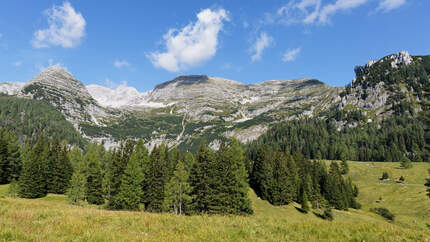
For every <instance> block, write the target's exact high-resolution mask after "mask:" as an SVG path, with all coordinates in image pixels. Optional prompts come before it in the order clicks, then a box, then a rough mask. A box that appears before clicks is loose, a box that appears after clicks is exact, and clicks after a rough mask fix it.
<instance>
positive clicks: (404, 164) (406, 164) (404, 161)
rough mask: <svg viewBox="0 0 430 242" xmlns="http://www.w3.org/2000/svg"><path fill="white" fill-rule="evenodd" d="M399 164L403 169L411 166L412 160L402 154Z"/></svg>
mask: <svg viewBox="0 0 430 242" xmlns="http://www.w3.org/2000/svg"><path fill="white" fill-rule="evenodd" d="M400 166H401V167H402V168H404V169H410V168H412V162H411V160H410V159H409V158H408V157H406V156H403V157H402V160H401V161H400Z"/></svg>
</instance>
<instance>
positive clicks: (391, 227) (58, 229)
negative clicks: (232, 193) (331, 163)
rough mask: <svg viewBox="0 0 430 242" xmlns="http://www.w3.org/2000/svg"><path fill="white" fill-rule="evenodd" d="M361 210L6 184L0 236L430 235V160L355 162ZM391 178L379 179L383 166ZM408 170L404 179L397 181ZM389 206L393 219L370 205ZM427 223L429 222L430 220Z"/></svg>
mask: <svg viewBox="0 0 430 242" xmlns="http://www.w3.org/2000/svg"><path fill="white" fill-rule="evenodd" d="M349 166H350V172H349V174H348V176H350V177H351V178H352V179H353V182H354V183H356V184H357V185H358V186H359V189H360V193H359V196H358V201H359V202H360V203H361V204H362V206H363V207H362V209H360V210H355V209H349V210H348V211H338V210H333V213H334V220H333V221H327V220H323V219H321V218H320V217H318V214H320V213H321V211H318V210H314V211H312V212H310V213H308V214H303V213H301V212H300V211H299V210H298V209H297V208H299V207H300V206H299V205H298V204H290V205H288V206H282V207H275V206H272V205H270V204H269V203H268V202H266V201H263V200H260V199H259V198H258V197H256V195H255V194H254V193H253V191H250V197H251V200H252V206H253V209H254V215H251V216H233V215H229V216H220V215H214V216H207V215H200V216H180V215H174V214H167V213H162V214H157V213H148V212H143V211H142V212H129V211H110V210H106V209H104V208H103V207H97V206H90V205H86V206H72V205H69V204H67V201H66V197H65V196H63V195H53V194H50V195H48V196H47V197H44V198H40V199H34V200H29V199H20V198H9V197H7V190H8V185H3V186H0V241H430V199H429V198H428V197H426V195H425V187H424V185H423V184H424V183H425V181H424V179H425V178H426V177H427V176H428V173H427V170H428V169H429V168H430V164H428V163H414V167H413V168H411V169H401V168H400V166H399V163H390V162H384V163H382V162H381V163H377V162H375V163H372V162H349ZM384 171H385V172H388V173H389V175H390V180H388V181H380V180H379V178H380V177H381V175H382V172H384ZM400 176H403V177H404V178H405V180H406V182H405V183H404V184H402V183H398V182H396V181H394V178H399V177H400ZM375 207H385V208H387V209H389V210H390V211H391V212H392V213H394V214H395V221H394V222H390V221H388V220H386V219H385V218H383V217H381V216H379V215H377V214H374V213H372V212H370V211H369V210H370V208H375ZM427 224H428V225H427Z"/></svg>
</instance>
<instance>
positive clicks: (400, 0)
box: [378, 0, 406, 12]
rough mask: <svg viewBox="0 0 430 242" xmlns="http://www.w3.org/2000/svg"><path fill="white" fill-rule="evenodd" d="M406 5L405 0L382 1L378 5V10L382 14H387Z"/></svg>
mask: <svg viewBox="0 0 430 242" xmlns="http://www.w3.org/2000/svg"><path fill="white" fill-rule="evenodd" d="M405 3H406V0H382V1H381V2H380V3H379V6H378V10H379V11H382V12H389V11H391V10H393V9H396V8H398V7H400V6H402V5H403V4H405Z"/></svg>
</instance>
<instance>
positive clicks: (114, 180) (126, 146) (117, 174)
mask: <svg viewBox="0 0 430 242" xmlns="http://www.w3.org/2000/svg"><path fill="white" fill-rule="evenodd" d="M133 147H134V145H133V143H132V142H131V141H130V140H128V141H127V142H126V143H121V144H120V147H119V148H118V149H116V150H115V151H114V153H113V155H112V163H111V167H110V174H109V178H110V180H109V196H108V207H110V208H114V209H115V208H118V207H119V206H120V205H119V204H116V202H117V201H119V200H118V199H117V195H118V193H119V189H120V187H121V182H122V175H123V174H124V171H125V169H126V167H127V164H128V162H129V160H130V156H131V154H132V152H133Z"/></svg>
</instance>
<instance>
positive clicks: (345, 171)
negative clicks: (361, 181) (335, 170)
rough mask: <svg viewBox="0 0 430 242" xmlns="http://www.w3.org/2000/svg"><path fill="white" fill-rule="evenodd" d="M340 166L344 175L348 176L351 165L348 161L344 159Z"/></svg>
mask: <svg viewBox="0 0 430 242" xmlns="http://www.w3.org/2000/svg"><path fill="white" fill-rule="evenodd" d="M340 165H341V167H342V168H341V173H342V175H346V174H348V172H349V165H348V162H347V161H346V159H343V160H342V163H341V164H340Z"/></svg>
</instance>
